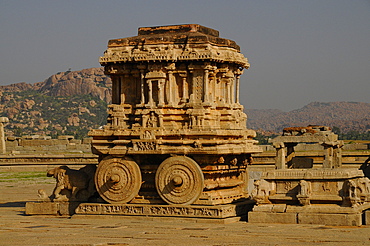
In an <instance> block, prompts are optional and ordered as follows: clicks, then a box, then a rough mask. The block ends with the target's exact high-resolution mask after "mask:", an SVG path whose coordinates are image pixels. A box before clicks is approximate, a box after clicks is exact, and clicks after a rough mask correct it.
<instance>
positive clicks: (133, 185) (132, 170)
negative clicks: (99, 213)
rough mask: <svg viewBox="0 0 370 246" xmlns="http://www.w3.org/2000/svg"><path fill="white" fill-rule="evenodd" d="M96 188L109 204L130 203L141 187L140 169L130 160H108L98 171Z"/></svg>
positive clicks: (105, 160)
mask: <svg viewBox="0 0 370 246" xmlns="http://www.w3.org/2000/svg"><path fill="white" fill-rule="evenodd" d="M95 186H96V189H97V191H98V193H99V194H100V196H101V197H102V198H103V199H104V200H105V201H106V202H108V203H127V202H130V201H131V200H132V199H134V198H135V196H136V195H137V194H138V193H139V190H140V187H141V173H140V168H139V166H138V165H137V164H136V162H135V161H133V160H131V159H128V158H116V157H115V158H112V157H109V158H106V159H104V160H102V161H101V162H100V163H99V165H98V168H97V170H96V173H95Z"/></svg>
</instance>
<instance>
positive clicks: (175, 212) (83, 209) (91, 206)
mask: <svg viewBox="0 0 370 246" xmlns="http://www.w3.org/2000/svg"><path fill="white" fill-rule="evenodd" d="M253 205H254V202H252V201H245V202H239V203H235V204H225V205H214V206H202V205H186V206H185V205H157V204H98V203H82V204H80V205H79V206H78V207H77V209H76V214H85V215H132V216H160V217H185V218H209V219H223V218H230V217H241V216H243V215H246V214H247V212H248V211H250V210H252V208H253Z"/></svg>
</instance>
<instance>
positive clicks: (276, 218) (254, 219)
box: [248, 211, 297, 224]
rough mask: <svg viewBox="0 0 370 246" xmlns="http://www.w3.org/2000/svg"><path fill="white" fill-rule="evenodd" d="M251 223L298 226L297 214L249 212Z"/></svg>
mask: <svg viewBox="0 0 370 246" xmlns="http://www.w3.org/2000/svg"><path fill="white" fill-rule="evenodd" d="M248 222H249V223H282V224H297V213H268V212H254V211H253V212H249V213H248Z"/></svg>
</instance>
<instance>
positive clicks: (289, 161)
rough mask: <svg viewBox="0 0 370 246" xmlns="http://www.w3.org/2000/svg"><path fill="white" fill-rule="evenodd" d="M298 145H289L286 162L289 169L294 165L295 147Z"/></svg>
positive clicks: (287, 145)
mask: <svg viewBox="0 0 370 246" xmlns="http://www.w3.org/2000/svg"><path fill="white" fill-rule="evenodd" d="M296 145H297V143H287V144H286V147H287V153H286V154H287V157H286V160H285V162H286V163H287V164H288V167H290V166H291V165H292V164H293V163H292V160H293V158H294V157H295V152H294V147H295V146H296Z"/></svg>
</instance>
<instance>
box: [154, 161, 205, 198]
mask: <svg viewBox="0 0 370 246" xmlns="http://www.w3.org/2000/svg"><path fill="white" fill-rule="evenodd" d="M155 186H156V188H157V192H158V194H159V196H160V197H161V198H162V199H163V200H164V201H165V202H167V203H168V204H182V205H189V204H192V203H193V202H195V201H196V200H197V199H198V198H199V196H200V195H201V193H202V192H203V188H204V177H203V173H202V170H201V169H200V167H199V165H198V164H197V163H196V162H195V161H194V160H193V159H191V158H189V157H186V156H175V157H170V158H167V159H166V160H164V161H163V162H162V163H161V164H160V165H159V167H158V169H157V171H156V175H155Z"/></svg>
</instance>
